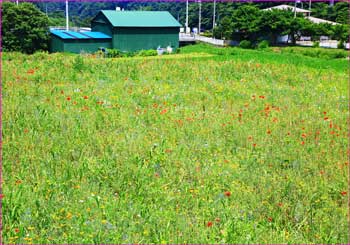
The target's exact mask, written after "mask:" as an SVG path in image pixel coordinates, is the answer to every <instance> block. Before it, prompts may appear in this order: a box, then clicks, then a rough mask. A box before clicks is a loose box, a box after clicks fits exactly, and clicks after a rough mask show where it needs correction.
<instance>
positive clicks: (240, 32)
mask: <svg viewBox="0 0 350 245" xmlns="http://www.w3.org/2000/svg"><path fill="white" fill-rule="evenodd" d="M261 12H262V11H260V10H259V8H257V7H256V6H254V5H251V4H245V5H241V6H239V7H238V8H237V9H236V10H235V11H233V14H232V28H233V31H234V33H235V34H236V35H237V36H238V37H240V39H246V40H251V41H256V40H257V38H258V37H259V36H260V32H261V16H262V13H261Z"/></svg>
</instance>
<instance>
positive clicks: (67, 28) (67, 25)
mask: <svg viewBox="0 0 350 245" xmlns="http://www.w3.org/2000/svg"><path fill="white" fill-rule="evenodd" d="M68 30H69V17H68V0H66V31H68Z"/></svg>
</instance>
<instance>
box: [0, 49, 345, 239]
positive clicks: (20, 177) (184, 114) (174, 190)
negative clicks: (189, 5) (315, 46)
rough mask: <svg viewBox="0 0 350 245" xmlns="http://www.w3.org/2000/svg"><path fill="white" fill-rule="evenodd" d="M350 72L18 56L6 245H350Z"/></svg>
mask: <svg viewBox="0 0 350 245" xmlns="http://www.w3.org/2000/svg"><path fill="white" fill-rule="evenodd" d="M346 69H347V61H346V60H345V59H334V60H332V62H329V60H326V59H322V58H311V57H304V56H299V55H296V54H294V53H289V52H282V53H277V52H273V51H272V50H267V51H255V50H241V49H238V48H227V49H226V48H225V49H223V48H213V47H210V46H206V45H195V46H187V47H184V48H182V50H181V54H177V55H171V56H164V57H146V58H124V59H118V58H117V59H97V58H94V57H93V56H89V57H83V58H79V56H76V55H65V54H50V55H49V54H44V53H37V54H35V55H31V56H27V55H22V54H18V53H4V54H3V71H2V72H3V92H2V93H3V94H2V95H3V104H4V106H3V166H2V167H3V193H4V196H3V198H2V204H3V206H2V208H3V210H2V211H3V233H2V235H3V241H4V243H348V242H349V240H348V232H347V231H348V228H349V227H348V223H347V207H348V195H349V193H348V185H347V179H348V168H349V162H348V161H347V157H346V151H347V146H348V145H347V130H346V129H347V121H346V120H347V117H348V108H347V101H348V99H349V98H348V94H347V91H348V84H347V79H348V74H347V72H346ZM335 224H336V225H335Z"/></svg>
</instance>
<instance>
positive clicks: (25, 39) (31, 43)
mask: <svg viewBox="0 0 350 245" xmlns="http://www.w3.org/2000/svg"><path fill="white" fill-rule="evenodd" d="M48 23H49V20H48V18H47V16H46V15H45V14H44V13H42V12H41V11H40V10H39V9H37V8H36V7H35V6H34V5H33V4H31V3H20V4H19V5H16V4H14V3H11V2H4V3H3V4H2V46H3V49H4V50H6V51H19V52H23V53H28V54H32V53H34V52H35V51H37V50H47V49H48V40H49V33H48V31H49V28H48Z"/></svg>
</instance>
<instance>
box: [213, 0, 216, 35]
mask: <svg viewBox="0 0 350 245" xmlns="http://www.w3.org/2000/svg"><path fill="white" fill-rule="evenodd" d="M215 11H216V0H214V12H213V36H214V28H215V14H216V13H215Z"/></svg>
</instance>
